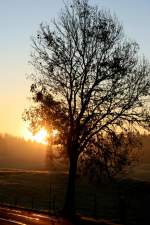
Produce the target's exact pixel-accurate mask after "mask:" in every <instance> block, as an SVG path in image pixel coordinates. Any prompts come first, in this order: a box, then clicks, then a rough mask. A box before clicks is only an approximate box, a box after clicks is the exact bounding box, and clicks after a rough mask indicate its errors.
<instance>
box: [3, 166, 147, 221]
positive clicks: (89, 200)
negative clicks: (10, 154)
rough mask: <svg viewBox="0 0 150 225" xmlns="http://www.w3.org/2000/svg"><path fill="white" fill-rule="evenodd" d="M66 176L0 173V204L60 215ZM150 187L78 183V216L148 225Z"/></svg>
mask: <svg viewBox="0 0 150 225" xmlns="http://www.w3.org/2000/svg"><path fill="white" fill-rule="evenodd" d="M66 184H67V174H65V173H54V172H53V173H47V172H40V171H38V172H34V171H30V172H29V171H17V170H16V171H11V170H10V171H9V170H5V171H4V170H2V171H0V202H1V203H7V204H11V205H18V206H23V207H26V208H33V209H39V210H46V211H51V212H53V211H59V210H60V209H61V208H62V206H63V204H64V197H65V190H66ZM149 202H150V185H149V183H147V182H139V181H136V180H134V181H133V180H124V181H121V182H119V183H113V184H105V185H92V184H90V183H88V182H87V180H86V179H83V178H82V179H78V181H77V197H76V203H77V204H76V205H77V211H78V213H80V214H82V215H85V216H89V217H95V218H96V219H98V218H103V219H108V220H111V221H114V222H117V223H119V222H120V219H124V218H123V217H125V219H126V220H127V221H129V222H130V223H128V224H131V225H132V224H133V225H134V224H139V225H140V224H142V225H143V224H147V220H148V219H149V218H148V217H149V212H148V210H149Z"/></svg>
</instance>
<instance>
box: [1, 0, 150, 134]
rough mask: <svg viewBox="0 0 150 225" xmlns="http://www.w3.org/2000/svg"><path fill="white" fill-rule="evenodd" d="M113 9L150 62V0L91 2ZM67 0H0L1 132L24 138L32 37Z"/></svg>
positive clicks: (56, 13) (91, 0) (104, 0)
mask: <svg viewBox="0 0 150 225" xmlns="http://www.w3.org/2000/svg"><path fill="white" fill-rule="evenodd" d="M89 2H90V3H91V4H97V5H98V6H99V8H106V9H110V11H111V12H112V13H115V14H116V15H117V17H118V18H119V21H121V22H122V24H123V26H124V30H125V33H126V34H127V36H128V37H129V38H131V39H133V40H136V41H137V42H138V43H139V45H140V52H141V54H144V55H145V56H146V57H147V58H148V59H149V60H150V13H149V12H150V1H149V0H90V1H89ZM62 7H63V0H0V30H1V35H0V104H1V106H0V132H7V133H11V134H14V135H23V133H24V132H25V131H24V129H25V127H24V125H23V122H22V119H21V114H22V112H23V110H24V108H25V107H27V105H28V104H29V102H28V101H27V96H28V95H29V84H28V81H27V80H26V78H25V74H27V73H29V72H30V69H31V68H30V66H29V65H28V60H29V59H30V57H29V56H30V52H31V40H30V38H31V36H32V35H33V34H35V32H36V31H37V29H38V27H39V24H40V23H41V22H50V21H51V20H52V19H53V18H54V17H55V18H57V16H58V15H59V12H60V9H61V8H62Z"/></svg>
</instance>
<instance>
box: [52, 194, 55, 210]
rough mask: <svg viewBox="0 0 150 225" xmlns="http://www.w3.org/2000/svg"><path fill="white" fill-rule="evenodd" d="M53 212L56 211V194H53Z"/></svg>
mask: <svg viewBox="0 0 150 225" xmlns="http://www.w3.org/2000/svg"><path fill="white" fill-rule="evenodd" d="M52 204H53V212H55V210H56V195H55V194H54V195H53V203H52Z"/></svg>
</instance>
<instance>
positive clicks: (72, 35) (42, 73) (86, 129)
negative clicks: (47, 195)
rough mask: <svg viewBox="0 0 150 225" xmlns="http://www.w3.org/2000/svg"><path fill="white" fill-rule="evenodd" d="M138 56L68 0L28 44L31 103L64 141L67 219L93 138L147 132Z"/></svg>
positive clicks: (115, 32) (108, 18)
mask: <svg viewBox="0 0 150 225" xmlns="http://www.w3.org/2000/svg"><path fill="white" fill-rule="evenodd" d="M138 50H139V47H138V44H137V43H135V42H131V41H128V40H127V39H126V38H125V36H124V34H123V28H122V25H121V24H120V23H119V22H118V20H117V18H116V17H115V16H112V15H111V14H110V13H109V12H107V11H103V10H99V9H98V8H97V7H92V6H90V5H89V4H88V1H87V0H72V3H71V5H70V6H65V8H64V10H63V11H62V13H61V15H60V18H59V19H58V20H57V21H54V23H53V26H49V25H43V24H42V25H41V26H40V30H39V31H38V32H37V35H36V36H35V37H34V38H33V53H32V55H31V56H32V60H31V63H32V65H33V67H34V68H35V74H34V75H32V79H33V85H32V86H31V91H32V93H33V96H34V97H33V99H34V100H35V102H40V103H41V102H42V101H43V102H45V101H46V102H45V103H46V105H47V107H46V109H47V110H49V112H51V113H50V114H49V115H51V116H49V117H48V118H47V121H49V122H48V125H49V124H50V123H51V124H52V126H56V128H57V129H58V130H60V132H61V136H62V137H65V138H64V139H63V140H62V142H63V143H62V144H63V146H64V148H65V150H66V153H67V156H68V158H69V162H70V167H69V179H68V188H67V194H66V202H65V207H64V209H65V210H64V211H65V212H66V213H67V214H68V215H73V214H74V213H75V177H76V172H77V161H78V158H79V156H80V155H81V153H82V152H83V151H85V150H86V149H87V148H88V146H90V145H91V143H93V142H98V139H97V135H104V134H107V133H110V132H111V131H118V132H120V131H122V130H123V129H132V130H133V129H134V128H135V129H136V128H137V127H140V126H141V127H144V128H145V129H148V128H149V122H150V113H149V109H148V105H147V104H146V101H147V100H148V99H149V94H150V73H149V72H150V67H149V64H148V62H147V61H146V60H145V59H144V58H143V59H140V60H139V59H138ZM47 101H48V102H47ZM43 105H44V103H43ZM43 105H42V104H41V107H42V106H43ZM34 109H35V111H34V110H33V111H34V113H33V116H34V115H35V114H36V115H37V118H38V114H39V112H38V110H37V111H36V107H35V108H34ZM44 110H45V109H44ZM31 111H32V110H31ZM31 111H30V113H31V114H30V113H29V112H28V113H29V114H30V115H31V117H30V118H32V112H31ZM29 114H28V115H29ZM60 114H61V115H60ZM45 115H46V114H45ZM59 115H60V117H59ZM43 116H44V114H43ZM59 118H61V120H60V119H59ZM43 121H46V120H43ZM36 123H38V124H40V123H42V121H41V120H38V119H37V121H36ZM32 125H35V124H34V123H32ZM44 125H46V124H43V126H44ZM46 126H47V125H46ZM33 127H34V126H33ZM47 127H48V126H47ZM89 150H90V149H89ZM91 152H92V148H91Z"/></svg>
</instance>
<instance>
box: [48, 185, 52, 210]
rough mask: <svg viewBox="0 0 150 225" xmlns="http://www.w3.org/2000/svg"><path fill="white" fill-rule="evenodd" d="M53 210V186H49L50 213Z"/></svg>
mask: <svg viewBox="0 0 150 225" xmlns="http://www.w3.org/2000/svg"><path fill="white" fill-rule="evenodd" d="M51 209H52V184H51V183H50V184H49V211H51Z"/></svg>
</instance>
